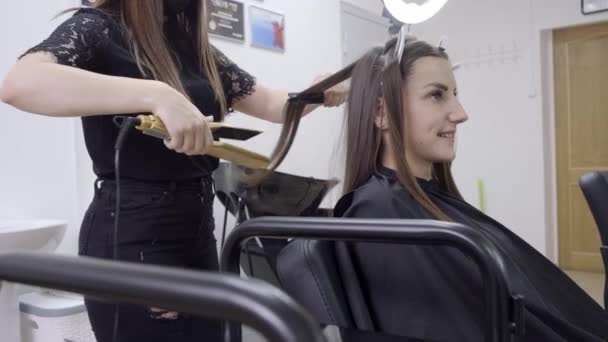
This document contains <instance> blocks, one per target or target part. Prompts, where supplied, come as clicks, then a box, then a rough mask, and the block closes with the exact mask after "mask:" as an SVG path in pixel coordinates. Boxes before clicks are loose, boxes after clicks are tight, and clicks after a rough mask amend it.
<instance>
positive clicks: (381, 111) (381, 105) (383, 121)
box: [374, 97, 388, 131]
mask: <svg viewBox="0 0 608 342" xmlns="http://www.w3.org/2000/svg"><path fill="white" fill-rule="evenodd" d="M374 124H375V125H376V127H378V129H380V130H381V131H385V130H387V129H388V117H387V113H386V103H385V102H384V98H383V97H379V98H377V99H376V114H375V117H374Z"/></svg>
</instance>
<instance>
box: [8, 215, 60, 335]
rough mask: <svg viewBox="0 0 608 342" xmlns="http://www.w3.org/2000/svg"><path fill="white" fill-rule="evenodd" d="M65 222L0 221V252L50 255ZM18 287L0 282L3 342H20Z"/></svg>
mask: <svg viewBox="0 0 608 342" xmlns="http://www.w3.org/2000/svg"><path fill="white" fill-rule="evenodd" d="M66 228H67V222H65V221H57V220H6V219H0V253H3V252H11V251H38V252H45V253H52V252H53V251H55V249H56V248H57V246H59V243H60V242H61V240H62V239H63V236H64V235H65V230H66ZM22 293H23V290H22V289H20V286H19V285H17V284H11V283H2V282H1V281H0V317H2V319H1V320H0V331H1V332H2V341H3V342H20V341H21V338H20V331H19V330H20V325H19V295H21V294H22Z"/></svg>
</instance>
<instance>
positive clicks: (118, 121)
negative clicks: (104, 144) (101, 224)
mask: <svg viewBox="0 0 608 342" xmlns="http://www.w3.org/2000/svg"><path fill="white" fill-rule="evenodd" d="M113 121H114V124H115V125H116V126H118V127H119V128H120V130H119V131H118V137H117V138H116V143H115V144H114V177H115V178H116V179H115V181H116V197H115V209H114V232H113V236H112V259H113V260H118V223H119V216H120V149H121V148H122V146H123V145H124V143H125V140H126V139H127V136H128V135H129V132H130V131H131V128H133V127H135V126H136V125H138V124H139V119H138V118H137V117H131V116H116V117H114V119H113ZM119 315H120V314H119V310H118V303H117V304H115V307H114V325H113V330H112V341H113V342H116V341H118V339H117V338H118V320H119Z"/></svg>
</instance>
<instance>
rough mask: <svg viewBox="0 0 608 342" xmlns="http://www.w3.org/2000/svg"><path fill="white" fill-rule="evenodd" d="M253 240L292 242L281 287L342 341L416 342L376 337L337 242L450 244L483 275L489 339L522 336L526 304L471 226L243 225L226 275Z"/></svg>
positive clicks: (280, 264) (290, 220)
mask: <svg viewBox="0 0 608 342" xmlns="http://www.w3.org/2000/svg"><path fill="white" fill-rule="evenodd" d="M253 238H278V239H285V238H292V239H296V240H294V241H292V242H291V243H290V244H289V245H288V246H286V247H285V248H284V249H283V250H282V251H281V253H280V255H279V257H278V259H277V271H278V276H279V278H280V282H281V285H282V287H283V289H284V290H285V291H286V292H287V293H288V294H290V295H291V296H292V297H293V298H294V299H296V300H297V301H298V302H299V303H300V304H302V306H304V307H305V308H307V309H308V311H309V312H311V313H312V314H313V316H314V317H315V319H316V320H317V321H318V322H319V323H320V324H321V325H334V326H338V327H340V328H341V336H342V339H343V341H349V342H359V341H366V342H373V341H383V342H384V341H395V342H397V341H400V342H403V341H417V340H415V339H408V338H406V337H397V336H388V335H386V334H380V333H377V332H373V326H372V323H371V320H372V319H371V318H370V316H371V313H370V311H369V310H368V309H367V307H366V305H365V300H363V298H362V296H363V295H362V291H361V289H359V288H358V280H357V279H355V275H354V273H350V272H349V271H348V270H349V267H348V265H346V267H345V265H343V264H340V267H338V259H337V258H336V256H335V254H334V253H335V252H334V250H335V249H334V248H333V244H334V243H341V242H334V241H350V242H372V243H391V244H398V243H403V244H417V245H434V246H435V245H436V246H452V247H455V248H457V249H459V250H461V251H462V252H463V253H464V254H466V255H468V256H470V257H471V260H473V261H475V262H476V264H477V265H478V266H479V267H480V269H481V274H483V275H484V279H483V281H484V292H485V293H484V294H483V295H484V297H483V298H484V302H485V311H486V317H487V321H486V323H487V325H486V329H485V331H484V332H485V339H484V340H485V341H488V342H493V341H511V338H512V337H513V336H515V335H521V334H523V332H524V330H523V329H524V323H523V321H524V319H523V298H522V297H521V296H517V295H515V294H512V293H511V291H510V290H509V285H508V282H507V279H508V278H507V276H506V274H505V270H504V269H503V266H502V265H504V261H503V260H501V257H500V254H499V253H498V252H497V251H496V246H495V245H494V244H493V243H492V242H491V241H489V240H487V239H486V238H485V237H484V236H483V235H481V234H480V233H479V232H478V231H476V230H473V229H471V228H469V227H466V226H463V225H459V224H454V223H447V222H439V221H430V220H370V219H367V220H361V219H344V218H305V217H262V218H256V219H252V220H248V221H246V222H243V223H242V224H240V225H239V226H238V227H236V228H235V229H234V230H233V231H232V232H231V233H230V235H229V236H228V239H227V240H226V244H225V246H224V249H223V251H222V257H221V267H222V270H223V271H224V272H233V273H239V257H240V251H241V248H242V246H244V245H245V244H246V241H248V240H250V239H253Z"/></svg>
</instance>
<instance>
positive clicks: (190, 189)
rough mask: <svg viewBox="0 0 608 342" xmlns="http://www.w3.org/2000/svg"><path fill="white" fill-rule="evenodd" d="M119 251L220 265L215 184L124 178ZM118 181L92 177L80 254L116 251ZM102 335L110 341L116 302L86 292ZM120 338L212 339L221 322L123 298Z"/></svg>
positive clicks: (179, 263)
mask: <svg viewBox="0 0 608 342" xmlns="http://www.w3.org/2000/svg"><path fill="white" fill-rule="evenodd" d="M120 186H121V206H120V207H121V209H120V216H119V219H120V222H119V230H118V259H119V260H123V261H130V262H139V263H142V264H157V265H165V266H172V267H180V268H189V269H198V270H211V271H217V270H218V268H219V266H218V256H217V249H216V241H215V238H214V236H213V229H214V221H213V189H212V180H211V178H210V177H206V178H204V179H203V180H202V181H198V180H197V181H186V182H141V181H132V180H121V182H120ZM115 193H116V183H115V182H114V181H109V180H104V181H99V180H98V181H96V182H95V196H94V199H93V202H92V203H91V205H90V206H89V209H88V210H87V212H86V214H85V217H84V220H83V222H82V226H81V229H80V238H79V254H80V255H83V256H89V257H95V258H102V259H112V255H113V253H112V247H113V229H114V210H115V202H114V200H115V195H116V194H115ZM85 303H86V307H87V312H88V314H89V320H90V321H91V325H92V326H93V331H94V332H95V336H96V338H97V341H98V342H112V334H113V326H114V314H115V308H116V305H114V304H112V303H104V302H98V301H93V300H89V299H86V300H85ZM117 331H118V334H117V337H118V338H117V341H119V342H136V341H137V342H141V341H146V342H157V341H158V342H161V341H162V342H167V341H170V342H194V341H196V342H201V341H205V342H215V341H222V339H221V323H220V322H219V321H210V320H205V319H200V318H197V317H192V316H190V315H186V314H182V313H174V312H166V311H163V310H161V309H159V308H154V307H152V306H147V307H141V306H134V305H124V304H120V305H119V321H118V329H117Z"/></svg>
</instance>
